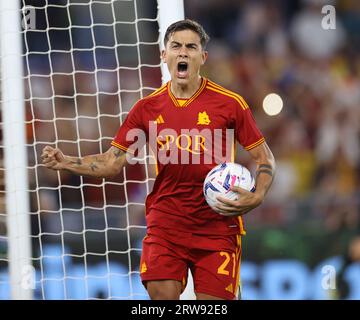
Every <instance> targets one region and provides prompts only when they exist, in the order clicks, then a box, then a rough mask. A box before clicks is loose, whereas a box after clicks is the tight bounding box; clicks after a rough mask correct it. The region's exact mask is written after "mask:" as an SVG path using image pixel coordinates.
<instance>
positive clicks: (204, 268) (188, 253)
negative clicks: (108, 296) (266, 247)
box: [140, 229, 241, 300]
mask: <svg viewBox="0 0 360 320" xmlns="http://www.w3.org/2000/svg"><path fill="white" fill-rule="evenodd" d="M155 233H156V234H155ZM164 235H166V238H165V237H164ZM240 261H241V236H240V235H233V236H227V237H209V236H203V235H194V234H192V233H184V232H178V231H177V232H176V231H174V230H171V231H170V230H169V232H166V231H164V230H163V229H162V231H161V232H158V231H156V232H153V230H151V232H148V235H147V236H146V237H145V238H144V240H143V249H142V256H141V262H140V276H141V280H142V283H143V284H144V286H145V287H146V282H147V281H151V280H177V281H180V282H182V285H183V286H182V291H183V290H184V289H185V287H186V282H187V277H188V269H190V271H191V273H192V276H193V280H194V289H195V293H205V294H209V295H212V296H215V297H219V298H222V299H226V300H233V299H236V298H237V296H238V291H239V283H240Z"/></svg>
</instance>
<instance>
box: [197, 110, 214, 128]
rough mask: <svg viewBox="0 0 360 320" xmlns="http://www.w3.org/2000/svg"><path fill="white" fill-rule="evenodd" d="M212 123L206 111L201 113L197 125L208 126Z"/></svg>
mask: <svg viewBox="0 0 360 320" xmlns="http://www.w3.org/2000/svg"><path fill="white" fill-rule="evenodd" d="M210 122H211V121H210V118H209V116H208V114H207V113H206V111H203V112H199V114H198V122H197V124H202V125H207V126H208V125H209V124H210Z"/></svg>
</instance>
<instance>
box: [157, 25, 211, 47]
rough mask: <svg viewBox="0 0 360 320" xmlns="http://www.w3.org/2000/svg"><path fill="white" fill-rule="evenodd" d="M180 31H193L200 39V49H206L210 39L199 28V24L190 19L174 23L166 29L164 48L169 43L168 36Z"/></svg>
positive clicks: (202, 29)
mask: <svg viewBox="0 0 360 320" xmlns="http://www.w3.org/2000/svg"><path fill="white" fill-rule="evenodd" d="M182 30H191V31H194V32H195V33H197V34H198V35H199V37H200V43H201V46H202V48H203V49H205V48H206V45H207V43H208V42H209V40H210V37H209V36H208V34H207V33H206V31H205V30H204V28H203V27H202V26H201V24H199V23H198V22H196V21H194V20H190V19H185V20H180V21H176V22H174V23H173V24H171V25H170V26H169V27H168V28H167V30H166V32H165V36H164V44H165V47H166V44H167V42H168V41H169V38H170V36H171V35H172V34H173V33H174V32H177V31H182Z"/></svg>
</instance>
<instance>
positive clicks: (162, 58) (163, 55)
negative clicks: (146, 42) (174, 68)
mask: <svg viewBox="0 0 360 320" xmlns="http://www.w3.org/2000/svg"><path fill="white" fill-rule="evenodd" d="M161 60H162V62H164V63H166V50H161Z"/></svg>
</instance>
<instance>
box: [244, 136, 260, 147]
mask: <svg viewBox="0 0 360 320" xmlns="http://www.w3.org/2000/svg"><path fill="white" fill-rule="evenodd" d="M263 142H265V138H264V137H262V138H261V139H260V140H258V141H256V142H254V143H252V144H250V145H248V146H246V147H244V149H245V150H251V149H253V148H255V147H257V146H258V145H260V144H262V143H263Z"/></svg>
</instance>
